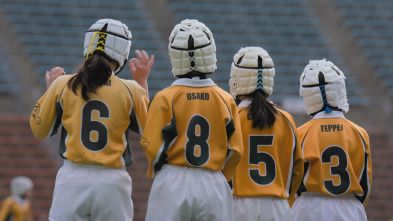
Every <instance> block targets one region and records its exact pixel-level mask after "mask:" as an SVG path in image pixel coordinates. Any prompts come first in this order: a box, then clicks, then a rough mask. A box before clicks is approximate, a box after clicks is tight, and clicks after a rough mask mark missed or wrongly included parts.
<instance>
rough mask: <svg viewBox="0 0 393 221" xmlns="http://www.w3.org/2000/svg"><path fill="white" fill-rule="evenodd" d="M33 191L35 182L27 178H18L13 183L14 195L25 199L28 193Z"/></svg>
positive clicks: (12, 190)
mask: <svg viewBox="0 0 393 221" xmlns="http://www.w3.org/2000/svg"><path fill="white" fill-rule="evenodd" d="M32 189H33V182H32V181H31V180H30V179H29V178H28V177H25V176H18V177H15V178H14V179H12V181H11V192H12V194H13V195H18V196H20V197H24V195H25V194H26V192H27V191H29V190H32Z"/></svg>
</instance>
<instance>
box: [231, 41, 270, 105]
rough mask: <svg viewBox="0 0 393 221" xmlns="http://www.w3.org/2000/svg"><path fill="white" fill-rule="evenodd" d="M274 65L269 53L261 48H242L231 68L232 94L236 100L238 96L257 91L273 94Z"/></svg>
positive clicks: (234, 57)
mask: <svg viewBox="0 0 393 221" xmlns="http://www.w3.org/2000/svg"><path fill="white" fill-rule="evenodd" d="M274 75H275V69H274V63H273V60H272V58H271V57H270V56H269V53H268V52H267V51H266V50H265V49H263V48H261V47H246V48H241V49H240V50H239V51H238V52H237V53H236V54H235V56H233V62H232V66H231V79H230V80H229V88H230V93H231V95H232V96H233V98H235V99H236V96H238V95H246V94H250V93H252V92H254V91H255V90H258V89H259V90H263V91H264V92H265V93H266V94H268V95H270V94H272V93H273V85H274Z"/></svg>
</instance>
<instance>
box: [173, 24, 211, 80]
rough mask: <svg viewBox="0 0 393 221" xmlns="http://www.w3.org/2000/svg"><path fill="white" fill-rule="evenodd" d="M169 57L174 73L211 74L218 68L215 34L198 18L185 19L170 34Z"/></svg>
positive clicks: (176, 74) (177, 74)
mask: <svg viewBox="0 0 393 221" xmlns="http://www.w3.org/2000/svg"><path fill="white" fill-rule="evenodd" d="M168 51H169V57H170V60H171V63H172V72H173V75H175V76H179V75H185V74H188V73H189V72H191V71H194V70H195V71H197V72H200V73H205V74H209V73H212V72H214V71H215V70H216V69H217V66H216V63H217V59H216V44H215V42H214V38H213V34H212V33H211V31H210V29H209V28H207V27H206V26H205V25H204V24H203V23H202V22H199V21H198V20H194V19H192V20H189V19H186V20H183V21H181V22H180V24H177V25H176V26H175V27H174V28H173V30H172V32H171V35H170V36H169V44H168Z"/></svg>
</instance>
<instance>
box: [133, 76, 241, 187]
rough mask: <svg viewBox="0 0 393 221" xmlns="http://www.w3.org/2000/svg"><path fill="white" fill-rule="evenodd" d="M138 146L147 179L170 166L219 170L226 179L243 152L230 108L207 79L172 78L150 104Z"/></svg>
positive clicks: (228, 101) (232, 107) (231, 103)
mask: <svg viewBox="0 0 393 221" xmlns="http://www.w3.org/2000/svg"><path fill="white" fill-rule="evenodd" d="M141 145H142V147H143V148H144V150H145V153H146V155H147V158H148V159H149V168H148V171H147V176H148V177H149V178H151V177H152V176H153V175H154V173H155V172H156V171H159V170H160V169H161V167H162V165H163V164H171V165H176V166H184V167H199V168H205V169H210V170H213V171H220V170H221V171H222V173H223V174H224V176H225V177H226V178H227V180H230V179H231V177H232V174H233V172H234V170H235V168H236V166H237V164H238V163H239V160H240V158H241V155H242V152H243V147H242V139H241V131H240V122H239V118H238V115H237V112H236V104H235V102H234V100H233V99H232V97H231V96H230V95H229V94H228V93H227V92H225V91H224V90H222V89H221V88H219V87H218V86H216V85H215V84H214V82H213V81H212V80H211V79H202V80H200V79H199V78H197V79H195V78H194V79H177V80H176V81H174V82H173V84H172V85H171V86H170V87H168V88H166V89H164V90H162V91H160V92H159V93H157V94H156V96H155V97H154V99H153V100H152V101H151V103H150V106H149V110H148V114H147V121H146V126H145V131H144V133H143V136H142V138H141Z"/></svg>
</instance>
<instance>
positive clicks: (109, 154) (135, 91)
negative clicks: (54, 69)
mask: <svg viewBox="0 0 393 221" xmlns="http://www.w3.org/2000/svg"><path fill="white" fill-rule="evenodd" d="M70 78H71V76H63V77H59V79H57V80H56V81H55V82H54V83H53V86H51V87H50V88H49V90H48V92H47V93H46V95H44V96H43V97H42V98H41V99H40V100H39V101H38V102H37V104H38V106H39V109H37V107H36V109H35V111H34V113H37V114H40V119H41V121H42V122H40V124H37V123H36V124H33V127H32V129H33V131H40V130H41V131H44V132H46V133H47V132H49V133H51V132H50V130H49V129H50V128H45V127H47V126H45V125H48V126H50V127H52V128H53V129H54V130H56V126H57V125H56V123H60V120H61V124H62V132H61V139H60V150H59V154H60V155H61V156H62V157H63V158H66V159H68V160H70V161H72V162H74V163H93V164H100V165H104V166H107V167H113V168H119V167H124V166H126V165H129V164H130V163H131V161H132V159H131V152H130V149H129V148H130V147H129V144H128V141H127V139H126V137H127V136H128V135H127V132H128V131H127V128H129V127H130V128H132V129H134V131H135V132H139V131H140V130H142V125H141V124H140V121H144V119H142V118H145V115H146V107H145V108H144V107H143V106H147V99H143V98H144V97H145V91H144V90H143V89H142V88H141V87H140V86H139V85H137V83H136V82H134V81H126V80H122V79H119V78H118V77H116V76H114V75H112V76H111V77H110V78H109V79H108V81H107V82H106V84H104V85H102V86H99V87H98V88H97V90H96V92H95V93H89V94H88V95H89V97H90V99H89V100H88V101H85V100H84V99H83V98H82V96H81V95H80V94H81V92H80V91H81V86H80V85H79V86H78V87H77V89H76V91H77V94H75V93H74V92H73V91H72V89H71V88H70V87H68V86H67V82H68V81H69V79H70ZM135 100H137V101H135ZM56 102H57V107H56V111H54V110H52V109H51V107H50V105H54V103H56ZM52 103H53V104H52ZM142 112H145V113H142ZM55 114H56V116H54V115H55ZM46 117H47V119H46ZM55 117H56V119H55ZM130 123H131V124H130Z"/></svg>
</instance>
